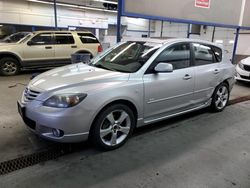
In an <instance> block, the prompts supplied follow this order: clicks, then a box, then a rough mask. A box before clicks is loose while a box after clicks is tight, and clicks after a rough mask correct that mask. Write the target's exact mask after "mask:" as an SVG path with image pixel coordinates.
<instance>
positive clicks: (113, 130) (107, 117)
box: [90, 104, 136, 151]
mask: <svg viewBox="0 0 250 188" xmlns="http://www.w3.org/2000/svg"><path fill="white" fill-rule="evenodd" d="M135 124H136V120H135V116H134V114H133V112H132V110H131V109H130V108H129V107H128V106H126V105H123V104H114V105H112V106H109V107H107V108H105V109H104V110H102V111H101V112H100V113H99V115H98V116H97V118H96V119H95V121H94V123H93V125H92V128H91V130H90V141H91V142H92V143H93V144H94V146H95V147H97V148H98V149H101V150H106V151H109V150H114V149H117V148H119V147H121V146H122V145H123V144H125V142H126V141H127V140H128V138H129V137H130V136H131V134H132V132H133V130H134V128H135Z"/></svg>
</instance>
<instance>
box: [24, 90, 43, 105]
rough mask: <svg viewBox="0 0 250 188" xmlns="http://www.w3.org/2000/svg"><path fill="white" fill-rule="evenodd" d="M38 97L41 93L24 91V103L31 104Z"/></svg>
mask: <svg viewBox="0 0 250 188" xmlns="http://www.w3.org/2000/svg"><path fill="white" fill-rule="evenodd" d="M38 95H40V92H38V91H35V90H32V89H29V88H26V89H25V91H24V102H30V101H32V100H34V99H35V98H36V97H37V96H38Z"/></svg>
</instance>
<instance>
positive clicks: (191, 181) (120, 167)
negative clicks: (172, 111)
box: [0, 74, 250, 188]
mask: <svg viewBox="0 0 250 188" xmlns="http://www.w3.org/2000/svg"><path fill="white" fill-rule="evenodd" d="M29 77H30V74H23V75H19V76H15V77H0V91H1V92H0V99H1V100H0V151H1V152H0V162H2V161H6V160H10V159H14V158H16V157H19V156H23V155H27V154H30V153H34V152H36V151H40V150H43V149H45V148H48V147H53V146H54V143H52V142H47V141H44V140H42V139H40V138H38V137H36V136H35V135H33V134H32V133H30V132H28V131H27V130H26V129H25V128H24V124H23V122H22V120H21V118H20V117H19V115H18V113H17V110H16V100H17V99H18V98H19V96H20V95H21V92H22V90H23V89H24V86H23V85H17V86H16V87H12V88H9V87H8V86H12V85H15V84H16V83H21V84H27V82H28V80H29ZM246 95H250V84H244V83H237V85H235V87H234V90H233V92H232V98H236V97H239V96H246ZM249 113H250V102H245V103H241V104H237V105H233V106H229V107H228V108H227V109H226V110H225V111H224V112H222V113H219V114H213V113H209V112H207V111H206V110H203V111H201V112H195V113H192V114H188V115H185V116H181V117H178V118H175V119H173V120H171V121H165V122H160V123H158V124H155V125H153V126H149V127H144V128H141V129H139V130H137V132H136V133H135V136H133V137H132V138H131V140H130V141H129V142H128V143H127V144H126V145H125V146H124V147H122V148H121V149H119V150H116V151H112V152H105V153H101V152H98V151H96V150H94V149H93V148H92V147H86V146H83V148H82V151H81V152H76V153H73V154H70V155H68V156H65V157H62V158H60V159H58V160H57V161H49V162H46V163H43V164H39V165H35V166H33V167H29V168H26V169H22V170H19V171H16V172H13V173H11V174H8V175H5V176H0V185H1V186H0V187H25V188H26V187H33V186H34V185H36V187H69V186H72V187H83V186H84V187H116V188H119V187H190V188H194V187H246V188H247V187H248V188H249V187H250V168H249V167H250V163H249V162H250V161H249V159H250V146H249V142H250V123H249V122H250V117H249ZM172 128H173V129H172Z"/></svg>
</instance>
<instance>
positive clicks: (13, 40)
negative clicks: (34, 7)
mask: <svg viewBox="0 0 250 188" xmlns="http://www.w3.org/2000/svg"><path fill="white" fill-rule="evenodd" d="M29 34H30V32H20V33H14V34H12V35H10V36H7V37H5V38H4V39H3V40H2V41H1V42H5V43H17V42H19V41H20V40H22V39H23V38H24V37H26V36H27V35H29Z"/></svg>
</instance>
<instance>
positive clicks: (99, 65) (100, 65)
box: [92, 64, 116, 71]
mask: <svg viewBox="0 0 250 188" xmlns="http://www.w3.org/2000/svg"><path fill="white" fill-rule="evenodd" d="M92 65H93V66H95V67H98V68H102V69H106V70H111V71H116V70H114V69H111V68H108V67H106V66H104V65H102V64H98V65H97V64H95V65H94V64H92Z"/></svg>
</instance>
